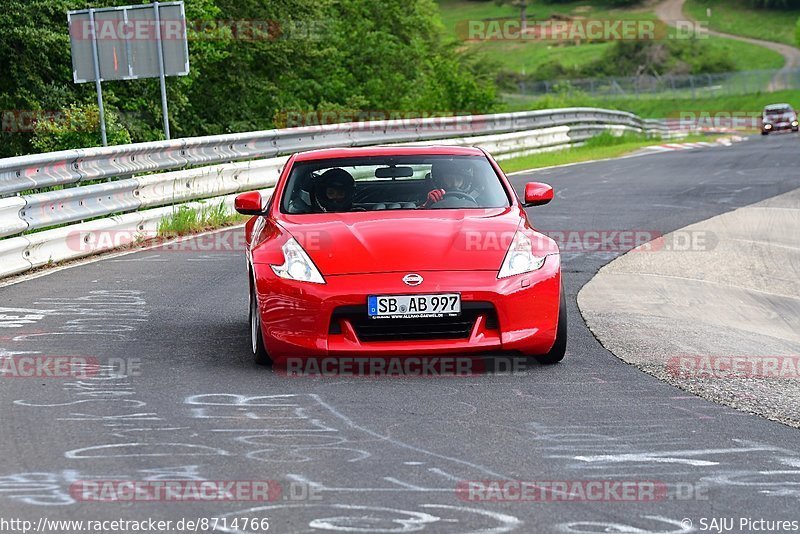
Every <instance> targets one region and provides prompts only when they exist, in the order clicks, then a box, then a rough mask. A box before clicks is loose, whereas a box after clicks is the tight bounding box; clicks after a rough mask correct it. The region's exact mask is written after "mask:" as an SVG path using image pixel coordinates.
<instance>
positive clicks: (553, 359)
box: [535, 286, 567, 365]
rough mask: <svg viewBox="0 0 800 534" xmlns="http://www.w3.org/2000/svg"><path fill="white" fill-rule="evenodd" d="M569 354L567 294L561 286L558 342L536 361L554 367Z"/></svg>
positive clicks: (557, 330)
mask: <svg viewBox="0 0 800 534" xmlns="http://www.w3.org/2000/svg"><path fill="white" fill-rule="evenodd" d="M566 353H567V294H566V293H565V292H564V286H561V301H560V303H559V305H558V327H557V328H556V341H555V343H553V348H552V349H550V352H548V353H547V354H542V355H539V356H535V358H536V361H537V362H539V363H541V364H543V365H552V364H554V363H558V362H560V361H561V360H563V359H564V355H565V354H566Z"/></svg>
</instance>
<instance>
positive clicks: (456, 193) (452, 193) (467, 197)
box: [434, 191, 478, 206]
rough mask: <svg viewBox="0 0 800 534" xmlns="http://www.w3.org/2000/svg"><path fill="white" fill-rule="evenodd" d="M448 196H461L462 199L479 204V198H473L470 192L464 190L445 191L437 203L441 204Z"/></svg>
mask: <svg viewBox="0 0 800 534" xmlns="http://www.w3.org/2000/svg"><path fill="white" fill-rule="evenodd" d="M448 198H459V199H461V200H468V201H469V202H471V203H473V204H475V205H476V206H477V205H478V201H477V200H475V199H474V198H472V195H470V194H469V193H464V192H462V191H447V192H446V193H445V194H444V195H443V196H442V200H440V201H439V202H437V203H436V204H441V203H442V202H444V201H445V200H447V199H448ZM436 204H434V206H435V205H436Z"/></svg>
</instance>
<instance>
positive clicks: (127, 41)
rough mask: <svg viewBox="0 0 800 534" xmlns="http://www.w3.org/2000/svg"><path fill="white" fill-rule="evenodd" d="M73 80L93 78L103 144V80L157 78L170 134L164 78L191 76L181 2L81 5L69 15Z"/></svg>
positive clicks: (105, 140)
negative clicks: (96, 7) (103, 6)
mask: <svg viewBox="0 0 800 534" xmlns="http://www.w3.org/2000/svg"><path fill="white" fill-rule="evenodd" d="M67 21H68V23H69V34H70V43H71V45H72V72H73V80H74V82H75V83H88V82H94V83H95V87H96V88H97V105H98V107H99V109H100V135H101V137H102V139H103V146H106V145H107V143H108V142H107V139H106V124H105V110H104V108H103V87H102V82H103V81H108V80H138V79H142V78H159V79H160V81H161V110H162V115H163V120H164V134H165V136H166V138H167V139H169V138H170V132H169V115H168V108H167V86H166V77H167V76H186V75H187V74H189V45H188V41H187V37H186V15H185V12H184V9H183V2H163V3H162V2H155V3H153V4H144V5H135V6H125V7H110V8H102V9H93V8H90V9H82V10H78V11H70V12H68V13H67Z"/></svg>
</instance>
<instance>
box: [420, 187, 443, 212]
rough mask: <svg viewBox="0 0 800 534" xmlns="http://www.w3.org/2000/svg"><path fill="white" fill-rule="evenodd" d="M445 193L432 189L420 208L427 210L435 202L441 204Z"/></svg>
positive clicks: (441, 190)
mask: <svg viewBox="0 0 800 534" xmlns="http://www.w3.org/2000/svg"><path fill="white" fill-rule="evenodd" d="M446 194H447V192H446V191H445V190H444V189H434V190H433V191H431V192H430V193H428V200H426V201H425V204H423V205H422V207H425V208H427V207H428V206H430V205H431V204H436V203H437V202H441V200H442V199H443V198H444V196H445V195H446Z"/></svg>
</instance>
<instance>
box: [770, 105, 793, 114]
mask: <svg viewBox="0 0 800 534" xmlns="http://www.w3.org/2000/svg"><path fill="white" fill-rule="evenodd" d="M765 112H766V114H767V115H783V114H786V113H792V108H791V107H789V106H785V107H779V108H767V109H766V110H765Z"/></svg>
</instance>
